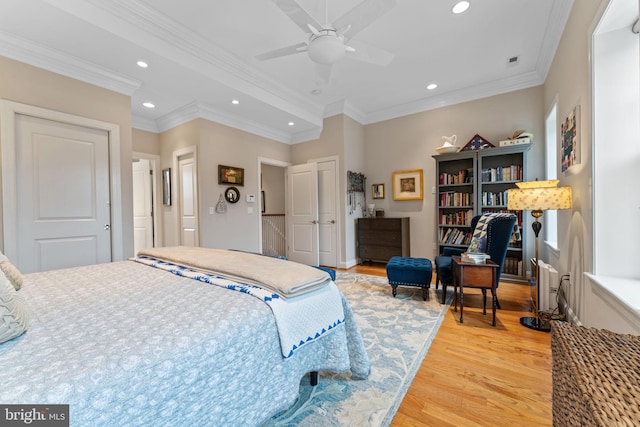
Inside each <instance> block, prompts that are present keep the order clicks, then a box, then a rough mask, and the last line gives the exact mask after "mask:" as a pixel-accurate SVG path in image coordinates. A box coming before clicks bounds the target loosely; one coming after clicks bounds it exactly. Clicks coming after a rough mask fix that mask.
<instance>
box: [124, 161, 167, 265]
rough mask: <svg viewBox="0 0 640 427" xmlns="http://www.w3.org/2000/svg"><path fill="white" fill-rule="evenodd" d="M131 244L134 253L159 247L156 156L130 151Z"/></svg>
mask: <svg viewBox="0 0 640 427" xmlns="http://www.w3.org/2000/svg"><path fill="white" fill-rule="evenodd" d="M132 157H133V161H132V164H131V167H132V180H133V181H132V182H133V246H134V254H137V253H138V251H140V250H142V249H146V248H153V247H157V246H159V242H160V241H161V236H160V230H161V228H160V226H159V218H158V214H159V212H160V208H159V196H158V194H159V190H158V185H159V184H158V164H159V162H160V156H158V155H155V154H145V153H133V154H132Z"/></svg>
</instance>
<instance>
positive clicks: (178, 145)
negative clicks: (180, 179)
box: [159, 120, 202, 246]
mask: <svg viewBox="0 0 640 427" xmlns="http://www.w3.org/2000/svg"><path fill="white" fill-rule="evenodd" d="M159 139H160V170H163V169H166V168H171V187H172V188H171V206H164V205H163V206H162V215H161V216H162V235H163V236H164V242H162V245H163V246H175V245H177V244H179V242H180V239H179V234H178V227H177V212H178V203H179V201H178V198H177V197H176V195H177V194H178V191H177V189H176V185H177V179H176V173H177V171H176V170H175V167H174V165H173V155H174V152H176V151H178V150H183V149H187V148H189V147H195V150H196V155H198V153H197V152H198V144H199V142H200V127H199V125H198V120H192V121H190V122H188V123H184V124H182V125H180V126H176V127H175V128H173V129H170V130H168V131H166V132H163V133H161V134H160V135H159ZM198 174H200V165H198ZM199 180H200V176H198V181H199ZM200 243H202V242H200Z"/></svg>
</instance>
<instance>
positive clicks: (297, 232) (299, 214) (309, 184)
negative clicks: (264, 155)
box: [286, 163, 320, 265]
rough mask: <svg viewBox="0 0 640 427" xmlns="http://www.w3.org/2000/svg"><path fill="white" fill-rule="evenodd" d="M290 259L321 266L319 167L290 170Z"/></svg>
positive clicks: (288, 211) (312, 166)
mask: <svg viewBox="0 0 640 427" xmlns="http://www.w3.org/2000/svg"><path fill="white" fill-rule="evenodd" d="M286 195H287V201H286V203H287V214H286V218H287V258H289V259H290V260H292V261H297V262H300V263H302V264H308V265H318V264H319V263H320V259H319V248H318V167H317V164H316V163H307V164H303V165H296V166H289V167H288V168H287V191H286Z"/></svg>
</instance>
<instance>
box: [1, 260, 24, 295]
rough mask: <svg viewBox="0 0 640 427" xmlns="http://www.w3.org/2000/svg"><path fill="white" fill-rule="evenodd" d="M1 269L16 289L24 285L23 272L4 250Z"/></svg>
mask: <svg viewBox="0 0 640 427" xmlns="http://www.w3.org/2000/svg"><path fill="white" fill-rule="evenodd" d="M0 270H2V272H3V273H4V274H5V275H6V276H7V279H9V281H10V282H11V284H12V285H13V287H14V288H16V291H19V290H20V288H21V287H22V273H20V270H18V268H17V267H16V266H15V265H13V264H11V261H9V258H7V256H6V255H5V254H3V253H2V252H0Z"/></svg>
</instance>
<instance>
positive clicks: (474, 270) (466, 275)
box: [451, 256, 499, 326]
mask: <svg viewBox="0 0 640 427" xmlns="http://www.w3.org/2000/svg"><path fill="white" fill-rule="evenodd" d="M451 260H452V266H453V292H454V297H455V299H454V311H458V286H459V287H460V323H464V320H463V318H462V310H463V307H464V288H465V287H467V288H476V289H482V295H483V299H484V303H483V308H482V314H485V315H486V314H487V289H491V299H492V306H493V322H492V326H496V308H497V306H498V298H497V296H496V288H497V287H498V283H497V278H498V275H497V273H498V267H499V266H498V264H496V263H495V262H493V261H491V260H487V261H486V262H485V263H484V264H475V263H472V262H463V261H462V260H461V258H460V257H456V256H454V257H452V258H451Z"/></svg>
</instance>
